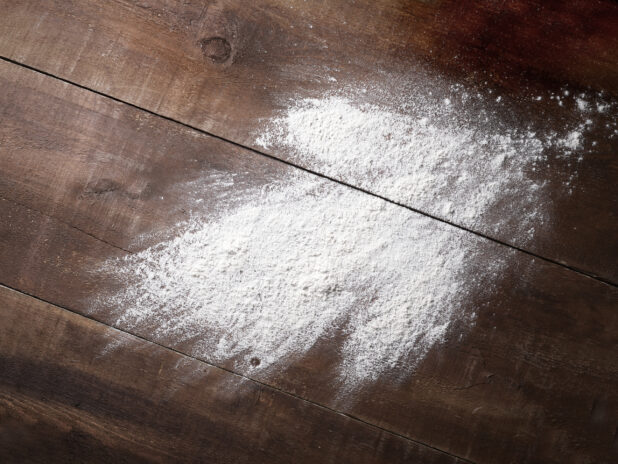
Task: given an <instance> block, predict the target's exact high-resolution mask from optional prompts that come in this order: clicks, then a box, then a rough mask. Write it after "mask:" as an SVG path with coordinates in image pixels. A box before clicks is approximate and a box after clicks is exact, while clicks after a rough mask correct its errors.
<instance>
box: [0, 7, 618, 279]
mask: <svg viewBox="0 0 618 464" xmlns="http://www.w3.org/2000/svg"><path fill="white" fill-rule="evenodd" d="M5 3H6V4H5V8H4V12H3V13H4V14H3V15H2V18H0V37H2V40H0V55H2V56H5V57H8V58H11V59H14V60H17V61H19V62H22V63H25V64H28V65H31V66H34V67H37V68H40V69H42V70H45V71H47V72H50V73H53V74H55V75H58V76H61V77H63V78H66V79H70V80H72V81H74V82H77V83H79V84H81V85H84V86H87V87H89V88H92V89H96V90H98V91H101V92H104V93H107V94H110V95H113V96H115V97H118V98H120V99H123V100H125V101H128V102H131V103H133V104H136V105H139V106H141V107H143V108H147V109H149V110H152V111H155V112H158V113H160V114H163V115H166V116H169V117H172V118H175V119H177V120H180V121H183V122H185V123H188V124H190V125H193V126H195V127H199V128H201V129H205V130H208V131H212V132H214V133H216V134H218V135H221V136H223V137H226V138H228V139H231V140H234V141H236V142H239V143H242V144H245V145H248V146H252V147H256V146H257V145H256V137H257V136H258V135H259V134H260V133H261V131H263V130H264V119H266V120H268V119H269V118H273V117H275V116H277V115H278V114H279V111H281V110H284V109H285V107H286V105H288V104H289V101H290V100H292V101H299V100H302V99H304V98H308V97H317V98H320V97H321V96H323V95H325V94H330V93H333V92H335V93H336V92H339V91H340V90H341V89H343V88H348V87H354V86H358V85H361V86H362V85H363V84H364V83H372V82H373V83H376V82H377V83H378V84H379V85H378V87H380V88H381V90H380V91H379V92H375V94H374V93H373V92H369V94H368V95H365V96H361V97H359V96H356V97H357V98H359V102H360V103H366V102H369V103H377V104H379V105H381V106H384V107H386V108H395V109H396V108H398V106H397V105H396V102H397V99H398V96H399V95H400V94H401V93H405V92H408V93H413V92H419V91H422V89H425V88H426V87H427V86H431V87H432V88H431V90H432V91H433V93H434V96H435V97H436V99H437V100H440V99H441V98H443V97H446V96H450V93H449V91H448V90H446V89H447V87H448V83H449V82H455V83H459V84H463V85H464V86H468V87H470V89H471V90H470V92H469V93H471V94H473V93H474V92H475V91H477V90H478V91H479V92H482V93H483V95H485V97H487V98H489V96H488V95H494V96H495V95H499V96H500V97H503V101H504V102H508V103H507V104H506V106H504V107H503V108H502V109H498V110H496V111H498V114H499V115H500V116H499V117H500V118H504V119H505V120H506V121H507V125H511V126H513V127H518V124H523V126H524V127H525V125H526V124H531V125H533V126H534V125H537V126H539V127H541V128H544V129H543V130H545V131H546V133H547V134H550V133H551V131H553V130H555V131H558V132H560V131H564V130H565V127H566V125H565V124H566V123H565V121H568V120H569V119H570V118H573V115H574V114H575V112H576V110H577V105H576V99H574V98H573V97H569V99H568V101H567V105H565V106H564V107H561V106H559V103H560V105H562V102H558V100H550V98H549V97H550V96H552V97H553V96H555V94H558V93H560V94H562V91H563V89H564V86H565V85H569V86H570V91H571V92H572V94H574V93H575V92H579V91H580V90H582V89H583V90H586V89H589V88H592V89H595V90H599V91H603V92H605V93H606V95H605V97H603V99H604V100H606V101H609V102H610V103H611V104H613V105H615V104H616V98H615V97H616V95H617V94H618V72H617V69H616V63H617V62H618V56H617V53H618V52H617V51H616V50H618V34H617V33H616V28H615V24H616V22H617V21H618V6H616V3H615V2H611V1H609V0H607V1H601V0H596V1H594V2H589V1H582V0H578V1H572V2H559V1H557V0H556V1H551V2H541V1H536V0H534V1H533V0H530V1H526V2H507V3H504V2H502V3H500V4H499V5H498V4H496V3H495V2H491V1H483V2H472V1H464V2H462V1H454V0H452V1H440V2H424V1H423V2H421V1H405V2H402V1H393V0H381V1H378V2H375V1H373V2H367V1H362V2H358V1H357V2H320V3H319V4H316V3H314V2H302V1H295V2H288V1H285V2H282V1H279V0H269V1H263V2H260V3H259V4H257V5H252V7H251V8H247V6H246V4H245V3H244V2H240V1H233V0H226V1H219V2H215V3H209V4H207V5H203V4H201V3H192V2H175V1H164V0H150V1H148V2H139V3H134V2H129V1H119V2H104V1H97V2H88V3H84V2H75V1H63V2H44V3H43V4H42V3H41V2H35V1H20V2H5ZM331 78H332V79H331ZM333 79H335V80H336V82H334V81H333ZM491 92H494V93H493V94H492V93H491ZM537 95H539V96H542V98H543V100H542V101H541V102H539V101H537V100H536V98H533V97H534V96H537ZM485 97H483V98H485ZM451 98H452V96H451ZM491 98H492V101H493V97H491ZM397 111H400V110H397ZM582 117H584V116H582ZM586 117H588V116H585V117H584V119H585V118H586ZM462 118H463V119H467V120H470V119H475V118H476V116H475V115H474V113H473V114H472V115H466V113H465V112H464V113H463V114H462ZM592 120H593V124H592V126H590V127H589V128H588V129H587V130H586V132H585V134H584V138H583V139H582V140H583V141H582V148H581V150H582V151H581V153H579V152H578V153H577V155H578V156H581V159H579V160H578V161H575V158H577V157H578V156H575V157H572V159H566V160H565V158H564V157H561V156H559V154H556V153H554V154H550V155H548V159H546V160H545V161H544V163H545V164H544V166H542V167H541V168H540V169H539V168H535V171H534V174H530V175H531V182H532V183H533V184H535V185H542V186H543V189H544V192H545V193H544V194H543V198H541V199H532V200H530V201H529V202H528V203H529V204H528V207H529V208H531V211H528V212H526V211H523V212H522V208H521V205H520V203H521V202H522V201H523V200H524V199H526V197H527V195H529V193H530V192H529V190H528V189H527V188H525V187H524V186H523V185H521V186H520V187H519V190H517V189H518V186H517V185H518V184H517V183H515V185H514V186H512V189H511V191H509V194H508V195H507V196H505V198H504V199H502V200H501V201H498V202H496V204H494V205H493V206H492V207H491V208H490V209H489V210H488V211H484V212H483V214H480V212H479V211H476V212H475V214H474V215H473V217H471V218H468V217H466V216H465V215H464V216H461V215H459V214H458V213H459V210H460V209H461V208H455V209H454V210H452V209H451V208H450V207H449V205H450V204H451V203H455V204H458V202H460V201H461V198H462V196H463V197H465V196H466V195H467V193H466V192H465V191H464V192H462V191H459V190H457V188H454V189H452V191H450V190H449V189H446V190H445V189H442V190H440V189H437V188H436V189H432V188H430V189H429V191H428V192H424V195H425V194H426V198H425V197H423V198H425V200H423V198H420V199H419V198H417V197H416V196H414V195H413V196H412V197H410V196H409V195H408V193H409V192H408V190H410V191H413V190H414V188H415V187H414V184H410V185H409V189H408V190H406V188H400V189H396V190H393V189H391V188H390V186H392V185H394V184H398V182H400V183H402V185H403V186H405V185H407V184H406V182H409V181H408V180H406V178H405V177H404V176H403V171H402V170H401V172H402V177H401V178H398V177H397V172H400V170H398V169H394V168H392V166H388V165H382V166H380V165H379V163H380V161H379V160H378V166H377V169H376V171H377V174H376V175H375V176H374V175H368V176H364V175H361V176H356V175H352V174H349V173H346V172H342V173H339V172H338V171H336V170H335V171H333V170H332V169H329V168H327V167H325V165H324V164H323V163H321V162H316V161H315V160H313V159H312V158H307V157H305V156H304V155H303V154H302V153H301V154H299V153H297V152H296V151H294V150H293V149H291V148H290V147H289V146H286V145H285V144H281V143H276V144H274V145H272V146H271V147H270V148H269V153H271V154H273V155H274V156H277V157H281V158H283V159H286V160H290V161H293V162H295V163H297V164H300V165H302V166H305V167H308V168H310V169H313V170H316V171H319V172H323V173H324V174H327V175H331V176H333V177H337V178H339V179H342V180H344V181H346V182H349V183H351V184H354V185H358V186H360V187H363V188H365V189H367V190H370V191H373V192H375V193H378V194H381V195H383V196H386V197H388V198H390V199H392V200H395V201H398V202H402V203H405V204H408V205H409V206H411V207H415V208H419V209H421V210H423V211H425V212H428V213H430V214H432V215H434V216H438V217H441V218H444V219H446V220H450V221H455V222H456V223H458V224H460V225H463V226H466V227H469V228H471V229H473V230H475V231H478V232H481V233H483V234H486V235H489V236H491V237H494V238H496V239H498V240H501V241H504V242H507V243H511V244H513V245H516V246H518V247H521V248H524V249H526V250H530V251H532V252H533V253H536V254H538V255H541V256H544V257H547V258H550V259H552V260H555V261H559V262H563V263H566V264H568V265H569V266H572V267H575V268H577V269H580V270H583V271H585V272H587V273H589V274H592V275H597V276H600V277H602V278H604V279H606V280H609V281H612V282H614V283H615V282H618V268H617V267H616V266H615V258H616V256H617V255H618V243H617V242H616V240H613V239H612V237H616V236H618V229H617V227H618V226H617V224H618V218H616V213H615V211H616V210H618V205H617V202H618V200H617V198H618V192H617V191H616V185H617V184H616V182H615V179H616V178H618V166H617V164H616V161H615V158H616V157H615V153H616V152H617V150H618V147H617V145H616V144H617V142H616V140H617V139H616V137H615V130H616V128H615V111H613V110H612V111H611V112H606V113H605V114H596V115H594V117H593V119H592ZM593 144H595V145H593ZM258 148H260V149H263V148H261V147H258ZM553 148H554V150H556V149H558V150H559V147H553ZM519 150H520V152H518V156H526V155H528V153H523V152H521V150H524V151H525V150H526V149H525V148H519ZM477 155H478V153H476V152H475V153H474V154H473V155H472V156H471V157H468V158H464V159H463V160H462V161H459V162H458V163H459V166H460V168H461V169H462V171H464V172H468V174H469V175H471V176H472V177H473V178H474V176H475V173H476V172H477V169H476V168H475V166H476V164H475V163H477V162H478V160H477V158H476V157H477ZM488 156H489V155H488ZM384 159H385V160H386V159H387V157H384ZM490 160H491V158H489V160H488V161H490ZM384 162H386V161H384ZM482 164H485V163H482ZM380 168H384V169H383V170H381V169H380ZM391 168H392V169H391ZM529 168H530V169H532V166H530V167H529ZM389 169H390V170H391V171H393V172H394V173H395V174H392V173H391V175H392V176H393V177H392V178H387V179H382V180H385V181H384V182H382V183H380V182H378V181H380V175H381V174H380V172H384V171H388V170H389ZM509 169H510V168H509V167H508V163H507V165H506V166H505V167H504V172H502V173H501V174H498V175H497V176H493V175H492V176H488V175H487V173H486V172H484V171H482V170H480V171H479V174H478V178H475V179H474V181H472V182H471V184H472V185H474V184H475V183H478V184H479V186H480V191H483V189H485V188H490V184H491V182H492V181H493V180H494V179H495V178H496V177H498V178H508V176H510V175H516V174H517V173H513V172H511V171H510V170H509ZM438 171H439V170H438ZM452 171H453V170H452V168H449V169H447V170H445V171H444V172H440V171H439V172H438V175H437V178H436V179H435V182H434V183H433V184H432V185H441V184H443V183H444V182H449V183H450V182H451V179H450V176H452V174H453V172H452ZM530 172H532V171H530ZM528 174H529V173H528ZM528 174H526V175H528ZM376 176H377V177H376ZM541 200H542V201H541ZM541 202H543V203H544V204H546V205H547V209H548V210H551V211H550V212H548V213H547V214H545V215H544V214H538V211H536V210H535V209H534V207H535V205H536V204H537V203H541ZM535 211H536V214H535ZM522 216H524V217H527V218H528V220H529V221H530V225H529V227H528V226H526V230H528V229H532V228H533V229H534V230H535V233H534V237H533V240H530V239H529V237H528V236H527V235H526V234H522V231H521V230H520V229H519V226H520V225H521V222H522Z"/></svg>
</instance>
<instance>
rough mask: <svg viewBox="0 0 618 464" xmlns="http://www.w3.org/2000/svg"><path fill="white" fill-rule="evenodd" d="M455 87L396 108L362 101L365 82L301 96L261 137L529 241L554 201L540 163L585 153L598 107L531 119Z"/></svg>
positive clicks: (322, 166) (305, 162) (302, 158)
mask: <svg viewBox="0 0 618 464" xmlns="http://www.w3.org/2000/svg"><path fill="white" fill-rule="evenodd" d="M363 90H364V89H363ZM450 92H451V93H450V94H449V97H448V98H432V97H430V96H429V95H428V94H421V93H418V94H416V93H414V92H412V93H411V94H410V95H406V96H403V97H401V102H400V103H399V104H398V105H397V104H395V105H393V104H391V105H389V106H388V107H386V106H379V105H375V104H370V103H358V101H360V100H362V98H359V97H358V95H357V94H362V93H363V92H362V90H361V91H354V90H350V89H349V88H348V89H346V91H345V92H341V93H335V94H333V95H329V96H326V97H324V98H319V99H316V98H308V99H303V100H300V101H294V102H292V103H291V104H290V106H289V108H288V109H287V110H286V111H284V112H283V114H281V115H280V116H279V117H276V118H274V119H272V120H270V121H268V123H267V126H268V129H267V130H265V131H260V132H259V133H257V134H256V144H257V145H258V146H260V147H262V148H264V149H267V150H274V151H277V150H284V151H285V153H286V154H287V155H288V157H290V159H291V160H292V161H294V162H296V163H299V164H301V165H302V166H306V167H310V168H311V169H314V170H318V171H319V172H322V173H326V174H328V175H329V176H331V177H334V178H337V179H340V180H343V181H345V182H347V183H350V184H353V185H357V186H360V187H363V188H365V189H367V190H369V191H371V192H375V193H378V194H380V195H382V196H385V197H387V198H390V199H392V200H395V201H398V202H401V203H404V204H407V205H412V206H414V207H415V208H418V209H420V210H422V211H426V212H428V213H431V214H434V215H436V216H439V217H442V218H445V219H448V220H451V221H454V222H456V223H458V224H463V225H466V226H469V227H477V226H478V225H482V226H485V227H486V226H487V225H488V224H491V227H492V229H493V230H499V231H501V232H502V234H503V235H502V237H504V236H505V235H504V234H508V237H509V239H510V240H516V241H517V243H518V244H519V245H523V244H525V242H526V241H527V240H530V239H531V238H532V237H533V235H534V232H535V227H539V226H542V225H543V222H544V220H545V219H546V216H547V215H548V214H549V213H548V209H550V207H551V205H549V204H547V201H546V198H547V195H546V184H545V179H544V178H543V177H542V176H535V175H534V172H535V170H536V169H538V168H542V167H543V166H544V165H546V162H547V160H548V157H549V156H550V155H552V154H555V153H559V154H560V156H563V157H565V156H566V157H570V156H574V155H578V154H579V153H580V151H581V150H582V148H583V140H584V134H585V132H586V131H587V130H588V128H589V122H590V121H589V120H587V119H588V117H589V114H586V113H583V112H580V113H578V114H575V117H573V118H572V120H570V121H567V122H561V123H560V124H549V125H543V123H542V122H541V123H540V124H539V123H538V122H537V123H536V124H529V123H523V122H519V121H513V117H512V116H511V117H508V115H509V113H510V111H509V108H508V107H507V106H505V105H506V104H505V103H504V102H503V103H500V102H501V101H502V99H501V98H500V97H498V98H493V97H492V99H491V101H492V102H497V103H491V104H488V103H487V102H484V97H483V96H482V95H480V94H473V93H471V92H466V91H465V90H464V89H463V88H461V86H453V88H451V90H450ZM430 93H431V92H430ZM560 98H563V97H560ZM560 102H562V100H560ZM585 102H586V100H584V99H583V97H578V99H577V105H575V104H574V106H575V108H576V109H577V108H579V109H580V111H581V109H582V108H588V106H589V105H588V104H587V103H586V104H584V103H585ZM498 103H499V104H498ZM393 108H394V109H393ZM505 113H506V114H507V115H506V116H507V117H505ZM548 126H549V127H562V129H561V130H560V132H556V130H555V129H549V128H548ZM490 215H491V218H489V217H488V216H490Z"/></svg>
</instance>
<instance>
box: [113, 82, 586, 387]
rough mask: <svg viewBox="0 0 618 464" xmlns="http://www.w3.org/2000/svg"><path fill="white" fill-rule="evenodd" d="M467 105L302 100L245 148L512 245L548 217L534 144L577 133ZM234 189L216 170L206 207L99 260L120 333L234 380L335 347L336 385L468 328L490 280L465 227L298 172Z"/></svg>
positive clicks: (564, 144) (572, 147)
mask: <svg viewBox="0 0 618 464" xmlns="http://www.w3.org/2000/svg"><path fill="white" fill-rule="evenodd" d="M358 93H359V95H366V94H367V92H366V91H365V87H363V88H361V89H360V90H359V91H358ZM429 94H430V95H431V92H429ZM477 96H479V97H480V95H477ZM467 99H469V96H468V95H467V94H466V93H465V92H459V94H458V95H456V96H452V97H451V98H441V99H438V98H436V99H435V100H431V99H428V98H421V97H419V96H414V95H412V96H411V97H409V98H408V99H407V100H406V102H404V104H402V105H401V111H394V110H392V109H387V108H386V107H381V106H376V105H371V104H368V103H358V102H357V101H363V99H362V97H361V98H358V99H356V98H354V96H353V95H350V92H349V91H348V93H347V94H346V95H343V94H335V95H330V96H327V97H325V98H323V99H306V100H302V101H300V102H294V103H293V104H292V105H291V107H290V108H289V109H288V110H286V111H284V112H283V113H282V114H281V115H280V117H277V118H275V119H273V120H271V121H269V122H268V127H267V130H265V131H262V132H261V133H260V134H259V137H258V140H257V142H258V143H259V144H260V145H261V146H264V147H267V148H272V147H275V148H276V149H279V148H281V147H283V148H285V149H286V150H287V152H288V153H289V154H290V156H292V157H293V159H295V160H296V161H298V162H300V163H301V164H303V165H308V166H311V167H312V168H314V169H316V170H317V171H319V172H322V173H325V174H328V175H330V176H332V177H338V178H341V179H344V180H346V181H347V182H350V183H352V184H356V185H358V186H361V187H364V188H367V189H369V190H372V191H374V192H378V193H380V194H382V195H385V196H387V197H389V198H391V199H394V200H397V201H401V202H405V203H407V204H410V205H412V206H415V207H417V208H420V209H424V210H426V211H429V212H432V213H434V214H437V215H441V216H443V217H447V218H449V219H451V220H454V221H456V222H460V223H463V224H467V225H470V224H472V225H474V224H475V223H478V222H484V221H485V219H484V218H485V216H486V215H487V214H490V213H491V212H492V210H493V209H494V208H498V210H499V211H500V213H501V214H499V215H498V218H495V217H494V218H493V220H492V221H489V222H491V224H493V225H494V226H495V228H496V229H497V230H502V229H503V228H505V227H510V229H511V233H512V234H513V235H514V236H516V237H517V238H518V240H519V243H520V244H521V243H522V242H525V241H526V240H528V239H530V237H532V236H533V235H534V233H535V227H538V225H539V224H542V223H543V221H544V220H546V218H547V215H548V209H547V208H546V205H545V199H544V196H545V194H544V188H545V186H544V183H543V181H542V180H540V181H539V180H536V179H535V178H534V175H533V173H534V172H535V169H537V167H539V166H543V163H544V162H545V161H546V158H547V154H546V152H547V150H551V149H559V151H560V154H561V156H569V155H570V154H571V153H574V152H577V151H579V150H581V147H582V144H583V141H584V134H583V132H584V131H585V130H586V126H587V124H586V123H582V122H577V121H576V122H575V123H572V124H570V125H566V126H565V128H564V131H563V132H562V133H560V134H558V133H555V132H552V131H538V130H536V129H532V128H531V127H530V126H527V125H524V126H522V127H514V125H513V124H509V123H505V122H504V121H503V120H502V119H501V118H500V117H498V116H497V113H492V112H487V111H485V110H483V111H476V110H474V111H473V110H472V109H467V107H466V106H465V102H466V101H468V100H467ZM537 100H538V99H537ZM492 102H493V103H494V104H500V105H502V104H503V103H502V99H501V98H500V97H498V98H495V97H492ZM462 105H463V106H462ZM578 106H579V107H580V108H581V107H582V105H580V104H579V102H578ZM588 107H589V105H588V104H586V108H588ZM274 154H277V151H276V150H275V151H274ZM198 183H199V182H198ZM247 188H248V187H247V186H245V185H238V186H235V185H234V178H233V176H230V177H229V178H225V176H222V177H221V179H220V183H219V186H218V187H216V186H215V187H212V186H211V187H210V191H211V193H210V195H211V196H212V198H215V197H216V198H217V201H218V202H219V203H218V206H219V209H218V211H220V213H219V214H214V215H213V214H212V213H211V214H210V215H209V216H208V217H207V218H203V217H200V216H196V217H195V218H194V219H193V220H192V221H190V222H189V223H187V224H183V225H179V227H178V231H179V233H178V235H177V237H176V238H175V239H173V240H170V241H165V242H163V243H160V244H159V245H157V246H154V247H151V248H148V249H145V250H143V251H141V252H139V253H137V254H135V255H133V256H130V257H128V258H126V259H124V260H115V261H112V262H109V263H108V265H107V269H108V270H111V271H112V272H113V273H115V274H116V276H117V277H118V279H119V280H120V281H121V282H125V283H127V284H126V285H125V287H124V290H123V291H121V292H120V293H118V294H115V295H112V296H111V297H110V298H109V299H108V300H107V302H106V303H107V304H110V303H111V304H112V305H113V306H114V307H115V308H117V310H118V320H117V324H118V325H119V326H121V327H125V328H129V329H134V328H143V327H147V328H148V330H150V329H153V330H154V335H155V336H157V337H161V339H165V340H169V339H170V338H171V339H173V341H174V342H175V343H177V344H182V343H183V342H186V345H185V346H191V354H193V355H196V356H199V357H202V358H204V359H206V360H209V361H212V362H216V363H229V362H232V363H234V366H235V368H236V369H239V370H241V371H243V372H251V371H256V370H264V369H266V370H268V369H279V368H284V367H285V366H286V365H288V364H289V363H292V362H294V361H295V360H297V359H299V358H300V357H302V356H303V355H305V354H306V353H307V352H308V351H309V350H310V349H312V347H314V346H316V345H319V344H321V343H327V344H329V346H333V344H335V346H337V348H338V350H339V351H338V358H339V361H338V362H337V373H338V374H337V375H338V379H339V382H340V385H341V388H342V389H343V390H345V389H349V388H353V387H354V386H357V385H361V384H362V382H363V381H370V380H375V379H377V378H378V377H379V376H380V375H381V374H383V373H384V372H386V371H396V372H402V373H404V374H407V373H409V372H410V371H411V370H412V369H413V368H414V366H415V364H416V363H417V362H418V361H419V360H421V359H422V357H423V356H424V355H425V354H426V353H427V352H428V350H429V349H430V348H431V347H432V346H434V345H435V344H436V343H439V342H440V341H441V340H443V339H444V338H445V337H446V336H447V334H448V333H449V330H451V327H452V323H453V322H454V321H456V320H462V319H465V322H467V323H471V322H472V320H473V317H474V314H473V309H470V308H469V305H470V300H469V297H471V296H473V297H475V298H477V297H478V292H479V291H481V290H480V289H481V288H483V287H487V286H488V285H489V284H490V281H488V280H487V279H486V278H485V277H484V276H482V275H479V272H478V269H476V270H474V271H471V268H472V267H474V266H476V264H475V262H476V261H475V256H476V253H477V251H476V250H477V247H478V244H479V243H480V239H477V238H476V237H475V236H473V235H472V234H469V233H466V232H462V231H460V230H458V229H456V228H453V227H450V226H447V225H444V224H442V223H440V222H438V221H434V220H431V219H428V218H426V217H423V216H420V215H417V214H415V213H412V212H410V211H409V210H406V209H404V208H401V207H398V206H395V205H392V204H389V203H387V202H384V201H381V200H379V199H376V198H374V197H372V196H369V195H365V194H362V193H360V192H357V191H354V190H352V189H349V188H347V187H343V186H340V185H338V184H335V183H333V182H329V181H323V180H320V179H318V178H316V177H314V176H310V175H308V174H304V173H300V172H299V173H297V175H296V176H295V177H292V178H289V179H287V180H286V181H285V182H279V183H273V184H270V185H269V186H268V187H267V188H263V189H262V190H259V191H255V190H253V191H250V190H247ZM193 202H194V204H195V205H199V204H200V203H199V199H197V200H195V199H193ZM483 243H484V245H483V247H484V250H485V251H487V248H486V247H487V245H486V244H487V242H485V241H483ZM503 251H504V250H503ZM483 263H485V264H487V263H491V260H488V258H487V256H486V255H485V256H484V259H483ZM502 264H503V263H502V262H500V260H497V261H496V262H495V263H494V266H495V267H496V268H495V269H492V270H485V271H486V275H487V276H492V275H495V274H496V273H498V272H499V267H500V266H501V265H502ZM464 308H466V309H465V310H464Z"/></svg>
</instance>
